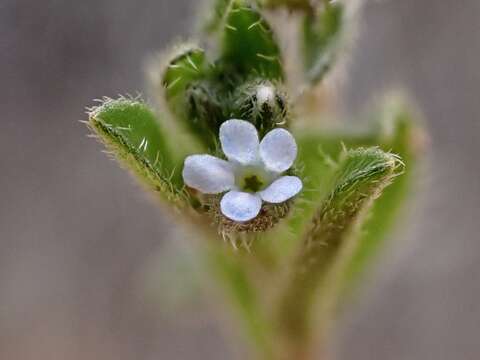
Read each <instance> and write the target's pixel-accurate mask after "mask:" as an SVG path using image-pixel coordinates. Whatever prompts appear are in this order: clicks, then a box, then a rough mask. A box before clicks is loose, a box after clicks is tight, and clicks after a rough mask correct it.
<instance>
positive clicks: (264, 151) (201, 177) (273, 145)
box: [183, 119, 302, 222]
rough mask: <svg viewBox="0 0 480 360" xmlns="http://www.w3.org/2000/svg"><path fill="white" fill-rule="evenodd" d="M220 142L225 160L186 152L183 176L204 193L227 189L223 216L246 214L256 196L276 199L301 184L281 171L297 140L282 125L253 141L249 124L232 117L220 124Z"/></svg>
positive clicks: (254, 208) (255, 206)
mask: <svg viewBox="0 0 480 360" xmlns="http://www.w3.org/2000/svg"><path fill="white" fill-rule="evenodd" d="M220 143H221V145H222V150H223V152H224V154H225V156H226V157H227V159H228V161H226V160H222V159H219V158H216V157H214V156H211V155H191V156H188V157H187V158H186V159H185V165H184V168H183V180H184V181H185V184H186V185H188V186H189V187H191V188H194V189H197V190H199V191H200V192H202V193H205V194H219V193H223V192H227V193H226V194H225V195H224V196H223V198H222V199H221V201H220V209H221V211H222V213H223V215H225V216H226V217H227V218H229V219H231V220H234V221H238V222H244V221H249V220H252V219H253V218H255V217H256V216H257V215H258V213H259V212H260V209H261V207H262V201H265V202H267V203H273V204H278V203H282V202H284V201H286V200H288V199H290V198H291V197H293V196H295V195H296V194H298V193H299V192H300V190H301V189H302V181H301V180H300V179H299V178H298V177H296V176H282V175H281V174H282V173H283V172H285V171H286V170H288V169H289V168H290V167H291V166H292V164H293V162H294V161H295V158H296V157H297V144H296V143H295V139H294V138H293V136H292V134H290V133H289V132H288V131H287V130H285V129H280V128H277V129H274V130H272V131H270V132H269V133H268V134H267V135H265V137H264V138H263V139H262V141H261V142H259V139H258V133H257V129H256V128H255V126H253V125H252V124H250V123H249V122H247V121H244V120H236V119H232V120H228V121H225V122H224V123H223V124H222V126H220Z"/></svg>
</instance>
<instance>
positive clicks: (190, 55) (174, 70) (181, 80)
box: [163, 45, 207, 102]
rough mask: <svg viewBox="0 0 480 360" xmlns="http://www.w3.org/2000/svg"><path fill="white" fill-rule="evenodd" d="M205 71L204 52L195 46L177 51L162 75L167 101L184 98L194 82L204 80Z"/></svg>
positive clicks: (188, 46)
mask: <svg viewBox="0 0 480 360" xmlns="http://www.w3.org/2000/svg"><path fill="white" fill-rule="evenodd" d="M206 70H207V62H206V59H205V51H204V50H203V49H201V48H199V47H197V46H195V45H184V46H181V47H180V48H179V49H177V50H176V51H175V53H174V55H173V56H171V60H169V61H168V64H167V68H166V69H165V71H164V73H163V85H164V86H165V93H166V94H165V95H166V98H167V101H169V102H170V101H174V100H176V99H178V98H184V94H185V90H186V88H187V87H188V85H190V84H191V83H192V82H194V81H195V80H200V79H202V78H204V76H205V72H206Z"/></svg>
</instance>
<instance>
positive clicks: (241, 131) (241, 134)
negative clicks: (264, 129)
mask: <svg viewBox="0 0 480 360" xmlns="http://www.w3.org/2000/svg"><path fill="white" fill-rule="evenodd" d="M220 142H221V144H222V149H223V152H224V153H225V155H226V156H227V158H228V159H229V160H235V161H238V162H239V163H241V164H244V165H246V164H251V163H253V162H255V161H256V160H257V159H258V133H257V129H256V128H255V126H253V125H252V124H250V123H249V122H248V121H244V120H237V119H232V120H227V121H225V122H224V123H223V124H222V126H220Z"/></svg>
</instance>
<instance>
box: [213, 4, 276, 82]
mask: <svg viewBox="0 0 480 360" xmlns="http://www.w3.org/2000/svg"><path fill="white" fill-rule="evenodd" d="M220 64H222V65H223V67H224V71H225V72H226V73H232V74H231V75H230V77H232V78H233V80H234V81H235V80H236V78H238V79H245V78H247V77H254V76H259V77H264V78H265V79H269V80H281V79H283V77H284V73H283V69H282V64H281V54H280V48H279V46H278V44H277V42H276V39H275V36H274V34H273V31H272V29H271V27H270V25H269V24H268V23H267V21H266V20H265V19H264V18H263V16H262V15H261V14H260V12H259V11H258V10H257V9H256V7H255V6H253V5H252V2H251V1H248V0H232V1H231V2H230V3H229V5H228V7H227V8H226V14H225V17H224V22H223V24H222V29H221V59H220Z"/></svg>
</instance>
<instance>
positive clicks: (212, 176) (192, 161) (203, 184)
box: [182, 155, 235, 194]
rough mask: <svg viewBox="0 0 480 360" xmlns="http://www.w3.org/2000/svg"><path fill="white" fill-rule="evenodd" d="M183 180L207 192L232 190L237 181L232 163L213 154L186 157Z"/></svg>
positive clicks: (216, 192)
mask: <svg viewBox="0 0 480 360" xmlns="http://www.w3.org/2000/svg"><path fill="white" fill-rule="evenodd" d="M182 175H183V181H184V182H185V184H186V185H188V186H190V187H192V188H194V189H197V190H199V191H201V192H203V193H205V194H218V193H221V192H224V191H227V190H230V189H231V188H232V187H233V184H234V183H235V176H234V174H233V169H232V165H230V164H229V163H228V162H227V161H225V160H221V159H218V158H216V157H214V156H211V155H191V156H188V157H187V158H186V159H185V165H184V167H183V173H182Z"/></svg>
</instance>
